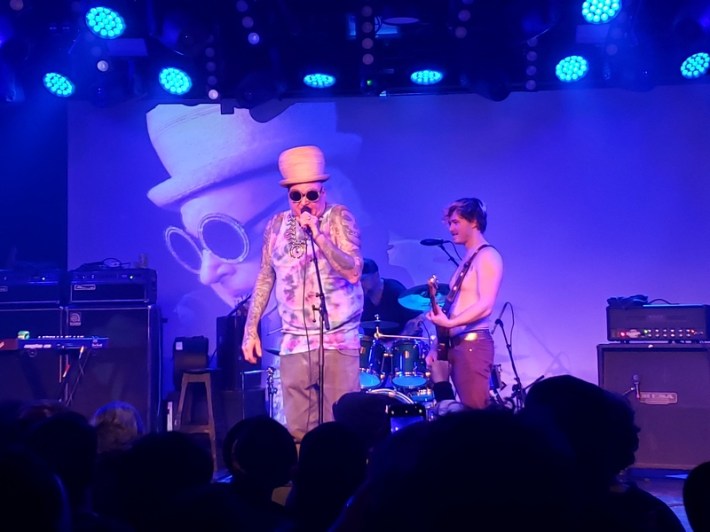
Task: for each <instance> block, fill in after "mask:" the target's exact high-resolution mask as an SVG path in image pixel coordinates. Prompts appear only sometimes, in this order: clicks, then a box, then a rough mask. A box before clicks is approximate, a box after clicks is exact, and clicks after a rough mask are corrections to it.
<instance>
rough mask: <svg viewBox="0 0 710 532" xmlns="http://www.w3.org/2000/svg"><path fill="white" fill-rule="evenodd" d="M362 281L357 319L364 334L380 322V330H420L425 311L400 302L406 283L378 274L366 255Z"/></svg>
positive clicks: (403, 332)
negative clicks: (412, 308)
mask: <svg viewBox="0 0 710 532" xmlns="http://www.w3.org/2000/svg"><path fill="white" fill-rule="evenodd" d="M361 282H362V290H363V292H364V293H365V304H364V307H363V310H362V318H360V320H361V328H362V332H363V334H364V335H365V336H370V337H371V336H373V335H374V334H375V327H376V325H379V330H380V333H382V334H393V335H404V336H415V335H418V334H417V333H420V332H421V331H419V329H421V319H423V318H424V314H423V313H419V312H417V311H414V310H409V309H407V308H405V307H403V306H402V305H400V304H399V301H398V299H399V297H400V296H401V295H402V293H403V292H405V291H406V288H405V286H404V285H403V284H402V283H400V282H399V281H397V280H396V279H386V278H384V277H380V271H379V268H378V267H377V263H376V262H375V261H374V260H372V259H365V261H364V264H363V268H362V279H361Z"/></svg>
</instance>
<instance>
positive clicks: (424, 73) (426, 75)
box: [409, 69, 444, 85]
mask: <svg viewBox="0 0 710 532" xmlns="http://www.w3.org/2000/svg"><path fill="white" fill-rule="evenodd" d="M409 79H411V80H412V83H416V84H417V85H435V84H437V83H439V82H440V81H441V80H442V79H444V74H443V72H440V71H439V70H429V69H425V70H417V71H416V72H412V75H411V76H409Z"/></svg>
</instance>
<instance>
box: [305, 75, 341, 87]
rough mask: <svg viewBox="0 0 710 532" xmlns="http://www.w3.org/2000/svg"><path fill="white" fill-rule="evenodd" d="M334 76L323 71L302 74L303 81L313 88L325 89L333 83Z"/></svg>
mask: <svg viewBox="0 0 710 532" xmlns="http://www.w3.org/2000/svg"><path fill="white" fill-rule="evenodd" d="M335 81H336V80H335V76H333V75H331V74H325V73H323V72H314V73H312V74H306V75H305V76H303V83H304V84H305V85H306V86H307V87H312V88H314V89H327V88H329V87H332V86H333V85H335Z"/></svg>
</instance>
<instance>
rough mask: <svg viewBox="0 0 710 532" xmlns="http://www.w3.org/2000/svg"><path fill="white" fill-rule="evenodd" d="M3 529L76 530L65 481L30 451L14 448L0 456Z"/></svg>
mask: <svg viewBox="0 0 710 532" xmlns="http://www.w3.org/2000/svg"><path fill="white" fill-rule="evenodd" d="M0 529H2V530H7V531H20V530H37V531H40V530H42V531H47V532H70V531H71V530H73V528H72V522H71V513H70V510H69V504H68V501H67V496H66V493H65V490H64V486H63V485H62V482H61V481H60V480H59V477H58V476H57V475H56V474H55V473H54V471H52V469H51V468H50V467H48V466H47V463H46V462H45V461H44V460H42V459H41V458H40V457H38V456H37V455H36V454H35V453H33V452H32V451H30V450H29V449H26V448H20V447H11V448H8V449H5V450H4V451H3V452H1V453H0Z"/></svg>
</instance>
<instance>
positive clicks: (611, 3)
mask: <svg viewBox="0 0 710 532" xmlns="http://www.w3.org/2000/svg"><path fill="white" fill-rule="evenodd" d="M620 11H621V0H585V2H584V3H583V4H582V16H583V17H584V20H586V21H587V22H589V23H590V24H606V23H607V22H609V21H610V20H611V19H613V18H614V17H616V16H617V15H618V14H619V12H620Z"/></svg>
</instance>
